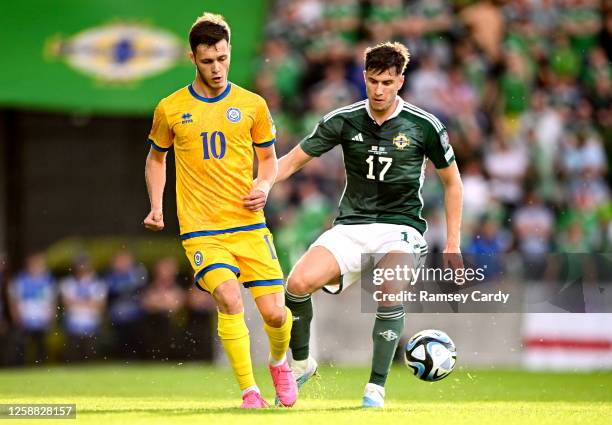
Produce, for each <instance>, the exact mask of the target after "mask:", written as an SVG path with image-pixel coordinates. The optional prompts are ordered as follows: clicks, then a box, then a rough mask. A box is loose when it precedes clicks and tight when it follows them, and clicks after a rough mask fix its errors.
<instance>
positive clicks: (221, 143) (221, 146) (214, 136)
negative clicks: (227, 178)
mask: <svg viewBox="0 0 612 425" xmlns="http://www.w3.org/2000/svg"><path fill="white" fill-rule="evenodd" d="M200 135H201V136H202V147H203V149H204V159H210V158H211V156H212V157H213V158H215V159H221V158H223V157H224V156H225V134H223V133H222V132H221V131H213V132H212V133H210V137H208V132H207V131H206V132H204V133H201V134H200Z"/></svg>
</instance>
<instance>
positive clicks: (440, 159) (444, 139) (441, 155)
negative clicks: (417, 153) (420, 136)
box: [425, 126, 455, 168]
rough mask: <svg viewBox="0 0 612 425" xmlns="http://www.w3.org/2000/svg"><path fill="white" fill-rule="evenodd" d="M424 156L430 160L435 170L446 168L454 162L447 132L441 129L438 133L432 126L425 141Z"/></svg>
mask: <svg viewBox="0 0 612 425" xmlns="http://www.w3.org/2000/svg"><path fill="white" fill-rule="evenodd" d="M425 156H426V157H427V158H429V159H431V162H433V163H434V165H435V166H436V168H446V167H448V166H449V165H451V164H452V163H453V161H454V160H455V153H454V152H453V147H452V146H451V144H450V142H449V140H448V132H447V131H446V128H444V127H442V128H441V130H439V131H438V129H436V128H435V127H434V126H432V127H431V129H430V131H429V136H428V137H427V139H426V140H425Z"/></svg>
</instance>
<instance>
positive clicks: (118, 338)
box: [0, 0, 612, 365]
mask: <svg viewBox="0 0 612 425" xmlns="http://www.w3.org/2000/svg"><path fill="white" fill-rule="evenodd" d="M238 31H239V29H238ZM387 40H397V41H400V42H403V43H404V44H405V45H406V46H408V48H409V50H410V53H411V60H410V63H409V65H408V68H407V71H406V82H405V85H404V87H403V89H402V92H401V93H400V94H401V96H402V97H403V98H404V99H405V100H407V101H409V102H411V103H413V104H415V105H417V106H419V107H421V108H423V109H426V110H428V111H429V112H431V113H433V114H435V115H436V116H437V117H439V118H440V120H441V121H443V122H444V124H445V125H446V127H447V128H448V131H449V135H450V140H451V143H452V145H453V148H454V151H455V154H456V158H457V162H458V165H459V168H460V171H461V173H462V177H463V184H464V222H463V227H462V237H463V240H462V249H463V251H464V252H471V253H503V252H509V251H516V252H520V253H521V254H524V255H527V256H531V255H541V254H544V253H548V252H578V253H579V252H582V253H590V252H606V251H608V252H609V251H610V250H611V249H612V203H611V193H610V188H611V180H612V177H611V173H610V167H609V163H610V161H609V158H612V136H611V134H612V102H611V97H612V78H611V77H612V66H611V63H612V2H611V1H605V0H602V1H597V0H514V1H501V0H500V1H469V0H458V1H453V2H449V1H442V0H404V1H403V0H362V1H359V0H326V1H322V0H278V1H276V2H275V3H274V4H272V5H271V9H270V15H269V17H268V19H267V27H266V28H265V38H264V41H263V45H262V52H261V53H262V54H261V55H259V58H260V60H259V62H258V63H257V64H255V66H254V73H255V80H254V84H255V87H254V89H255V91H257V92H258V93H259V94H261V95H262V96H263V97H264V98H265V99H266V100H267V102H268V105H269V107H270V110H271V112H272V115H273V117H274V120H275V123H276V128H277V130H278V145H277V150H278V154H279V156H280V155H283V154H285V153H287V152H288V151H289V150H290V149H291V148H292V147H293V146H295V145H296V144H297V143H298V142H299V141H300V140H301V139H302V138H303V137H304V136H305V135H307V134H309V133H310V132H311V131H312V129H313V128H314V126H315V124H316V123H317V121H318V120H319V119H320V118H321V117H322V116H323V115H325V114H326V113H327V112H329V111H331V110H333V109H336V108H338V107H341V106H345V105H347V104H350V103H352V102H355V101H357V100H360V99H363V98H365V96H366V93H365V86H364V81H363V75H362V74H363V53H364V50H365V48H366V47H367V46H371V45H374V44H376V43H379V42H383V41H387ZM426 173H427V178H426V180H425V185H424V187H423V189H422V194H423V198H424V201H425V210H424V212H423V215H424V217H425V218H426V219H427V221H428V223H429V230H428V232H427V233H426V238H427V240H428V243H429V245H430V249H429V251H430V252H436V251H440V250H441V249H442V247H443V245H444V243H445V237H446V229H445V220H444V210H443V191H442V186H441V184H440V183H439V181H438V179H437V178H436V177H435V170H434V169H433V168H432V167H431V164H430V165H429V167H428V168H427V171H426ZM344 181H345V175H344V169H343V166H342V154H341V151H340V150H339V149H338V148H336V149H334V150H332V151H331V152H329V153H328V154H326V155H324V156H323V157H322V158H321V159H317V160H315V161H312V162H311V163H310V164H309V165H308V166H307V167H305V169H304V171H303V172H301V173H299V174H298V175H296V176H294V177H292V178H291V179H290V180H289V181H288V182H285V183H282V184H279V185H277V186H275V188H274V190H273V191H272V192H271V194H270V198H269V202H268V205H267V207H266V209H267V218H268V223H269V226H270V228H271V229H272V230H273V231H274V235H275V244H276V250H277V253H278V255H279V259H280V260H281V263H282V266H283V269H284V271H285V273H287V272H288V271H289V270H290V269H291V267H292V265H293V264H295V262H296V261H297V259H298V258H299V256H300V255H301V254H302V253H303V252H304V251H305V250H306V249H307V247H308V245H309V244H310V243H311V242H312V241H313V240H314V239H315V238H316V237H317V236H318V235H319V234H320V233H322V231H323V230H324V229H326V228H328V227H329V226H330V225H331V221H332V219H333V217H334V216H335V214H336V208H337V201H338V199H339V197H340V195H341V192H342V190H343V188H344ZM3 264H4V263H3V262H2V261H0V288H1V291H0V294H1V295H2V296H0V300H2V302H0V347H2V350H0V365H3V364H4V365H6V364H10V365H18V364H25V363H28V364H32V363H40V362H45V361H48V360H57V361H67V362H74V361H81V360H87V359H92V358H95V359H104V358H119V359H128V360H139V359H158V360H168V359H207V360H210V359H212V357H213V352H212V350H213V347H214V344H213V340H214V333H215V332H214V328H215V324H214V320H215V317H216V314H215V307H214V302H213V300H212V299H211V297H210V296H209V295H208V294H206V293H204V292H202V291H199V290H197V289H195V288H194V287H193V285H192V284H191V279H190V278H189V277H188V276H185V277H184V278H181V277H179V274H178V267H177V263H176V261H175V260H174V259H172V258H165V259H161V260H160V261H159V262H158V263H157V264H156V265H155V266H154V267H153V268H152V270H151V273H150V275H149V273H148V271H147V270H146V269H145V268H144V267H143V266H142V265H139V263H138V262H137V261H135V259H134V257H133V255H132V254H131V253H130V252H129V251H120V252H117V253H116V255H115V256H114V257H113V260H112V262H111V264H110V265H109V267H108V270H107V271H106V272H104V273H100V274H97V273H96V272H95V271H94V270H93V268H92V267H91V264H90V261H89V259H88V258H87V257H86V256H84V255H82V256H78V257H77V258H75V259H74V262H73V265H72V267H71V269H70V270H69V272H68V273H67V274H66V275H64V276H61V277H60V276H54V275H53V274H51V273H50V272H49V270H48V269H47V265H46V263H45V259H44V256H43V255H41V254H34V255H31V256H29V257H28V258H26V259H25V261H24V266H23V268H22V270H21V271H20V272H19V273H17V274H14V275H12V276H11V278H10V280H9V279H8V278H7V276H4V273H3V271H2V265H3Z"/></svg>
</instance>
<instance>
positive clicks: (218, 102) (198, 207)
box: [149, 83, 276, 240]
mask: <svg viewBox="0 0 612 425" xmlns="http://www.w3.org/2000/svg"><path fill="white" fill-rule="evenodd" d="M275 133H276V130H275V128H274V123H273V121H272V117H271V116H270V112H269V111H268V107H267V105H266V101H265V100H264V99H263V98H262V97H261V96H258V95H257V94H255V93H252V92H250V91H248V90H245V89H243V88H242V87H239V86H237V85H235V84H232V83H228V85H227V87H226V88H225V90H224V91H223V92H222V93H221V94H220V95H218V96H217V97H214V98H206V97H202V96H200V95H198V94H197V93H196V91H195V90H194V89H193V87H192V85H189V86H187V87H184V88H182V89H180V90H177V91H176V92H174V93H173V94H171V95H170V96H168V97H166V98H164V99H162V100H161V101H160V102H159V104H158V105H157V108H156V109H155V114H154V117H153V126H152V129H151V132H150V134H149V142H150V144H151V146H152V148H153V149H156V150H158V151H162V152H165V151H168V150H169V149H171V148H172V147H174V156H175V162H176V204H177V214H178V218H179V224H180V228H181V239H182V240H185V239H189V238H192V237H198V236H209V235H216V234H221V233H231V232H236V231H242V230H252V229H259V228H263V227H265V218H264V215H263V212H262V211H258V212H253V211H249V210H247V209H246V208H244V206H243V205H242V203H243V201H242V197H243V196H246V195H247V194H248V193H249V192H250V190H251V187H252V182H253V146H257V147H266V146H270V145H272V144H273V143H274V142H275V137H276V135H275Z"/></svg>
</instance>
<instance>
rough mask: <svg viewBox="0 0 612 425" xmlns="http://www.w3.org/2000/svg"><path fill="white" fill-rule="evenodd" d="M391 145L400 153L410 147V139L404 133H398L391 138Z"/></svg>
mask: <svg viewBox="0 0 612 425" xmlns="http://www.w3.org/2000/svg"><path fill="white" fill-rule="evenodd" d="M393 144H394V145H395V147H396V148H397V149H399V150H401V151H403V150H404V149H405V148H407V147H408V146H410V139H409V138H408V137H406V135H405V134H404V133H399V134H398V135H397V136H395V137H394V138H393Z"/></svg>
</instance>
